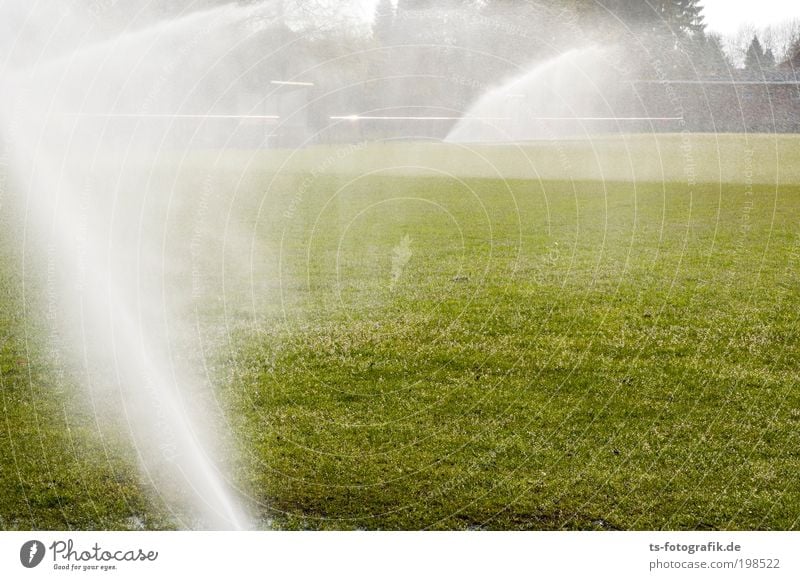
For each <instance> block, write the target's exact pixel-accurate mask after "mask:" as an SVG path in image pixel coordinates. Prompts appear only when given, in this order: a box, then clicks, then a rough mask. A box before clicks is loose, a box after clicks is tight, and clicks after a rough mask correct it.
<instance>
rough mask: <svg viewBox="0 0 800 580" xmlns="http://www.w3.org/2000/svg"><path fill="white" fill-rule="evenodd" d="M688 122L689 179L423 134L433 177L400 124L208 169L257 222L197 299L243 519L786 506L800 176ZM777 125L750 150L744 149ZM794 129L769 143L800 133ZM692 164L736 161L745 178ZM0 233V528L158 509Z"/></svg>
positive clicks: (403, 522)
mask: <svg viewBox="0 0 800 580" xmlns="http://www.w3.org/2000/svg"><path fill="white" fill-rule="evenodd" d="M782 139H784V140H786V139H787V138H782ZM704 143H706V148H705V149H702V150H701V149H695V151H696V154H697V159H695V160H694V162H695V163H696V166H697V167H698V169H697V171H696V172H694V173H693V172H692V171H688V172H687V171H686V169H687V167H690V166H688V165H686V164H685V163H682V162H681V161H680V160H679V158H677V157H671V158H667V157H664V159H666V162H665V163H666V165H665V167H666V168H667V169H666V170H663V171H662V175H663V177H664V178H663V179H656V177H655V176H650V178H648V179H635V180H633V179H629V180H621V181H610V180H609V179H608V178H607V179H599V178H591V177H592V176H591V175H583V174H581V172H580V171H577V172H576V173H577V177H579V178H580V179H578V178H574V179H570V177H573V175H572V174H573V172H572V170H571V169H570V167H569V164H568V165H566V166H562V172H563V173H564V175H561V176H559V175H555V174H557V173H558V171H557V170H555V169H553V167H552V164H553V163H555V161H553V159H557V157H553V156H554V155H557V154H558V153H557V152H553V151H552V150H549V151H547V152H546V154H542V152H541V148H542V147H544V146H543V145H538V146H537V147H538V148H539V150H538V151H534V154H533V155H532V156H531V157H530V158H529V159H528V161H529V162H530V164H531V165H530V166H531V167H532V168H533V169H532V170H531V174H530V175H528V174H527V173H526V170H525V167H526V166H525V164H524V163H521V164H518V165H516V167H517V170H514V171H512V170H510V169H508V170H504V171H503V172H502V174H503V175H504V176H508V175H512V176H513V178H511V179H499V178H493V177H491V176H490V175H488V174H484V172H483V170H481V169H480V168H479V167H478V165H477V163H472V162H470V159H469V157H470V156H475V155H479V156H480V157H481V158H482V159H484V160H486V159H487V156H488V158H489V160H490V161H491V160H492V159H494V160H496V161H497V163H511V161H509V156H510V155H518V154H519V151H517V152H516V153H514V152H512V151H510V150H503V149H502V148H496V149H491V148H487V149H485V150H481V151H479V152H477V153H476V152H475V151H471V152H463V151H462V152H458V151H455V150H451V152H450V154H449V155H445V154H444V153H442V152H441V151H440V152H439V153H438V154H437V155H439V157H438V158H437V159H438V160H439V161H441V160H442V159H444V162H443V163H445V165H447V167H446V168H444V167H438V168H436V170H433V171H430V170H427V171H422V170H414V171H412V170H411V169H409V168H408V167H405V166H411V165H419V164H421V163H423V162H424V161H425V156H424V155H423V154H420V153H419V149H416V148H414V147H412V146H408V145H406V146H405V148H406V149H405V150H404V149H403V146H399V145H395V146H391V147H389V146H380V145H377V146H370V147H367V148H365V149H362V150H359V151H358V152H356V153H352V155H358V156H361V157H360V159H361V161H359V163H361V164H362V165H363V167H364V170H363V171H361V172H356V171H355V169H354V168H353V163H354V161H353V159H352V156H351V154H350V153H346V154H342V155H338V154H335V153H330V151H331V150H323V152H320V151H317V152H316V153H313V152H301V154H298V155H304V156H305V158H304V159H303V160H302V163H300V162H298V161H297V160H296V159H295V160H294V161H292V163H294V165H291V164H289V165H291V168H290V170H289V169H287V168H289V165H287V164H286V163H285V162H286V158H285V157H282V158H280V159H278V158H277V157H275V156H274V155H273V156H267V157H266V158H264V157H263V154H256V155H255V156H252V157H251V156H250V155H249V154H247V153H240V154H238V156H239V158H238V159H236V160H230V159H231V158H232V157H234V156H235V155H231V156H230V157H228V158H227V159H229V161H228V163H229V165H225V164H224V163H223V164H221V165H218V166H217V170H216V171H217V172H216V173H215V176H216V178H218V179H219V182H218V186H217V190H215V191H220V192H223V194H220V201H218V202H215V203H219V204H220V208H222V207H231V208H233V210H232V214H233V215H234V216H239V218H238V219H240V220H241V222H242V224H244V225H246V226H247V228H246V229H247V230H248V231H249V232H250V234H249V236H250V237H249V238H248V241H250V242H253V243H255V244H256V246H255V247H257V248H259V252H257V253H256V254H255V262H257V264H256V267H255V268H256V270H257V271H258V272H259V276H256V277H254V280H255V281H249V278H247V280H245V279H242V280H240V281H239V282H240V283H239V284H238V285H237V284H236V283H233V284H230V283H229V284H228V285H227V286H226V287H225V288H224V293H223V294H219V293H218V292H217V291H216V288H215V286H214V284H215V282H213V281H209V288H207V293H208V296H206V298H205V299H204V302H203V303H202V304H201V305H200V308H199V309H198V312H199V315H198V316H199V317H200V319H201V320H202V321H203V325H204V328H205V329H207V331H208V334H209V336H212V335H214V336H217V339H216V340H217V343H216V348H214V349H213V350H212V351H211V354H209V355H208V358H207V360H206V363H207V367H208V368H209V369H210V372H211V373H212V374H213V376H214V378H215V382H216V384H217V388H218V395H219V398H220V400H221V401H222V402H223V405H224V407H225V409H226V412H227V418H228V421H229V423H230V424H229V430H230V437H229V438H230V439H231V440H233V441H235V442H236V444H237V446H238V448H239V450H240V457H239V459H238V460H237V461H236V462H235V464H234V465H233V468H234V478H235V480H236V481H237V482H238V485H239V487H240V488H241V489H242V490H243V491H244V492H245V493H246V494H248V495H249V496H250V498H251V499H252V500H253V501H252V502H251V504H252V506H253V510H254V511H255V512H256V514H257V517H258V518H259V519H260V520H262V521H271V523H272V525H273V526H275V527H279V528H291V529H295V528H301V529H307V528H311V529H318V528H322V529H351V528H364V529H430V528H432V529H515V530H516V529H528V530H539V529H795V528H797V527H799V526H800V480H799V479H798V477H797V473H798V469H800V436H799V435H798V433H799V432H800V388H799V385H798V383H799V381H798V379H800V365H798V358H800V357H799V356H798V352H800V339H799V338H798V313H799V312H800V311H799V310H798V305H800V269H799V266H800V235H799V234H800V229H798V228H799V227H800V225H799V224H798V217H800V180H794V181H793V179H794V178H792V179H788V178H787V179H783V178H780V179H778V180H777V181H776V180H774V179H773V180H772V181H770V179H768V178H767V177H765V175H766V174H765V173H764V171H766V170H762V169H757V170H756V171H754V172H750V171H748V170H747V165H746V163H750V162H751V161H743V160H741V159H739V158H738V157H737V155H740V154H741V153H742V151H746V150H747V147H739V148H738V149H736V151H737V153H736V154H735V155H734V154H733V153H730V154H729V155H728V156H727V157H725V159H722V157H720V156H719V155H717V157H713V155H711V153H709V151H711V152H712V153H713V152H714V151H716V152H717V153H718V152H719V148H717V149H714V148H713V147H711V144H712V142H711V141H709V140H708V139H707V138H706V140H705V141H704ZM770 143H771V141H770V140H768V139H766V138H765V139H764V140H762V141H759V142H758V143H757V146H756V153H755V154H754V155H756V157H755V158H754V159H753V160H752V163H753V164H754V166H755V167H756V168H759V167H762V165H765V164H768V162H766V161H764V160H765V159H766V158H767V157H768V153H769V152H770V151H772V150H773V149H771V146H770ZM788 143H789V141H788V140H787V141H786V142H783V141H782V142H781V145H780V147H781V148H782V149H780V151H781V152H782V153H781V152H779V153H778V154H777V155H778V157H779V158H781V155H784V154H789V155H793V154H794V153H792V151H798V150H800V147H797V140H795V141H794V142H793V143H794V148H792V147H790V146H789V145H788ZM679 145H680V142H679V138H678V137H673V141H671V142H670V146H671V147H672V148H673V149H675V148H679ZM717 145H718V144H717ZM726 146H728V147H732V146H730V144H729V145H726ZM609 147H610V146H609ZM610 149H613V147H610ZM387 150H390V151H391V155H390V156H387V155H386V152H387ZM776 150H777V149H776ZM324 151H328V153H325V152H324ZM404 151H405V152H406V153H408V155H406V154H405V153H404ZM525 151H531V150H530V149H526V150H525ZM643 151H645V152H644V153H640V155H641V158H638V157H635V156H634V158H633V165H634V167H637V166H638V165H637V164H638V162H639V161H641V162H642V163H644V162H645V161H646V160H647V159H649V158H650V157H649V153H647V150H646V149H643ZM412 153H413V158H414V161H413V163H411V162H409V161H408V160H409V158H410V156H412V155H411V154H412ZM601 153H602V152H601ZM566 154H567V158H568V159H573V163H574V159H577V157H575V156H571V155H570V151H569V150H567V152H566ZM207 155H211V154H207ZM315 155H316V156H315ZM459 155H460V156H461V159H462V160H461V161H460V162H458V161H453V159H457V158H459ZM576 155H577V153H576ZM202 156H203V155H198V157H202ZM260 156H261V157H260ZM492 156H493V157H492ZM523 157H524V155H523ZM712 157H713V158H714V163H712V162H711V159H712ZM326 159H327V160H328V162H327V163H326ZM331 159H333V161H330V160H331ZM684 161H685V160H684ZM245 162H249V163H250V165H249V166H248V168H247V169H246V170H244V171H243V170H242V166H243V165H244V163H245ZM404 162H405V164H404ZM618 162H619V160H618V159H615V160H614V161H613V164H614V165H618ZM773 162H774V160H773ZM784 162H785V163H786V161H785V159H784ZM197 163H198V166H199V165H206V164H207V163H208V161H207V160H205V161H203V163H200V162H199V161H198V162H197ZM431 163H433V164H435V162H434V161H432V162H431ZM487 163H488V161H487ZM742 163H744V164H745V165H744V166H743V167H744V168H742ZM789 163H790V164H789V166H788V167H787V168H786V169H785V170H784V171H781V173H780V174H781V175H782V176H785V175H793V173H792V172H796V169H797V168H796V167H795V166H794V165H793V162H791V160H790V162H789ZM600 165H602V163H601V164H600ZM709 165H713V166H715V167H722V166H723V165H725V166H730V167H731V168H733V167H734V166H735V167H737V168H738V169H736V170H735V172H738V173H736V175H740V179H741V182H740V183H736V182H733V183H731V182H730V180H725V181H724V182H721V181H719V180H718V179H717V180H714V179H713V178H712V177H713V175H712V177H709V176H708V174H707V172H708V170H707V166H709ZM399 166H404V167H401V168H400V169H398V167H399ZM280 167H283V168H284V169H283V170H282V171H280V172H279V173H278V174H277V176H276V175H275V174H276V168H280ZM457 167H462V168H465V170H464V171H457ZM537 167H538V168H540V170H537ZM784 167H785V166H784ZM471 168H472V169H475V171H470V170H469V169H471ZM547 168H549V170H550V173H547V172H546V171H544V169H547ZM189 169H191V167H189ZM730 172H734V169H730ZM751 173H755V174H756V175H755V176H753V175H751ZM551 174H553V175H551ZM603 174H604V176H605V172H603ZM698 174H699V178H698ZM242 176H244V178H243V180H242V181H237V180H238V178H239V177H242ZM537 176H538V177H537ZM196 179H199V178H196ZM694 179H698V183H691V181H693V180H694ZM737 179H739V178H737ZM751 181H754V182H755V183H750V182H751ZM233 182H236V187H235V189H234V188H233V187H232V186H231V187H230V188H228V189H226V187H225V185H224V184H226V183H228V184H230V183H233ZM192 183H193V182H192V179H187V180H185V185H184V186H183V193H182V195H183V198H182V199H183V200H184V202H185V203H187V204H189V207H191V204H192V195H193V193H192V192H196V191H197V190H196V189H195V188H194V187H195V186H198V183H194V185H192ZM231 191H235V194H233V193H231ZM232 199H235V201H231V200H232ZM222 200H224V201H222ZM212 205H213V204H212ZM259 208H260V209H259ZM176 211H177V210H176ZM210 213H212V214H213V213H215V211H214V208H213V207H212V209H211V210H210ZM217 213H219V212H217ZM4 219H6V220H7V221H8V220H11V218H9V217H8V216H6V217H5V218H4ZM7 226H8V227H6V228H5V229H4V231H5V232H6V233H5V234H4V235H3V236H4V240H3V244H4V245H3V258H2V260H3V261H2V265H3V267H2V271H0V320H2V321H3V332H4V335H3V336H0V340H3V341H4V342H2V344H0V388H1V389H2V399H0V404H1V405H2V413H1V414H0V415H2V424H0V527H2V528H5V529H17V528H23V529H24V528H59V529H61V528H130V527H136V526H139V525H144V526H145V527H152V528H162V527H171V526H174V525H176V524H175V523H174V521H172V520H171V519H170V517H169V515H168V507H167V506H165V505H163V504H162V503H160V502H159V500H158V498H157V497H155V495H154V493H153V490H151V489H148V488H147V487H146V486H145V485H144V484H143V483H142V482H141V481H140V479H141V478H139V476H138V470H137V468H136V464H135V462H134V461H133V460H132V458H131V450H130V449H129V448H128V445H127V443H126V441H125V437H124V436H123V435H120V434H117V435H116V436H114V431H113V430H112V429H109V427H108V426H104V425H100V424H98V422H97V420H96V419H95V417H94V416H93V415H92V413H91V412H90V411H89V410H88V409H87V407H86V405H85V404H84V403H85V401H84V397H85V396H84V395H83V391H82V389H81V388H80V386H79V385H78V383H79V381H78V380H77V379H76V378H75V377H73V376H72V375H70V374H69V373H66V374H64V373H61V374H59V372H58V369H59V365H58V364H57V363H58V361H53V360H52V357H48V355H47V348H48V347H47V344H48V339H47V337H46V336H43V335H44V334H45V332H44V331H42V330H41V329H40V328H39V327H40V326H43V325H42V323H41V320H40V319H42V318H43V317H45V312H43V310H44V309H37V308H36V307H35V301H36V298H35V285H34V288H33V289H31V288H30V286H31V284H33V282H31V281H28V282H26V284H25V285H23V281H24V280H26V278H23V276H22V274H21V273H20V272H21V268H20V263H19V255H18V253H19V252H18V248H17V246H16V245H15V239H17V236H18V234H19V231H18V228H15V226H14V224H13V223H12V222H11V221H9V223H8V224H7ZM246 247H248V248H249V246H246ZM261 250H263V252H262V251H261ZM209 260H210V261H211V262H212V263H213V262H214V261H215V259H214V258H213V257H212V258H209ZM28 276H29V277H31V276H30V275H28ZM245 278H246V277H245ZM31 279H32V280H34V281H35V279H36V278H35V277H31ZM24 288H27V290H26V293H23V289H24ZM211 295H214V296H218V297H219V296H222V298H221V299H217V300H211V299H210V298H209V296H211ZM29 302H30V303H32V304H33V305H30V306H28V307H27V311H24V309H23V308H22V305H23V304H26V305H27V304H28V303H29ZM44 326H46V325H44ZM210 340H213V339H210Z"/></svg>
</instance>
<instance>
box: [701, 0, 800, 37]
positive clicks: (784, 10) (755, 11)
mask: <svg viewBox="0 0 800 580" xmlns="http://www.w3.org/2000/svg"><path fill="white" fill-rule="evenodd" d="M702 4H703V6H704V7H705V10H703V13H704V14H705V16H706V24H707V25H708V29H709V30H710V31H711V32H718V33H720V34H723V35H725V34H730V33H732V32H736V30H738V28H739V26H741V25H742V24H746V23H752V24H754V25H755V26H756V27H757V28H761V27H763V26H767V25H768V24H775V23H778V22H781V21H783V20H788V19H790V18H800V1H799V0H755V1H753V0H703V2H702Z"/></svg>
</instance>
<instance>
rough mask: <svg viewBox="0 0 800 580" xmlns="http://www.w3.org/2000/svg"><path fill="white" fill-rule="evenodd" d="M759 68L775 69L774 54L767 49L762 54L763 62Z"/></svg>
mask: <svg viewBox="0 0 800 580" xmlns="http://www.w3.org/2000/svg"><path fill="white" fill-rule="evenodd" d="M761 68H775V54H774V53H773V52H772V49H771V48H768V49H767V52H765V53H764V60H763V61H762V63H761Z"/></svg>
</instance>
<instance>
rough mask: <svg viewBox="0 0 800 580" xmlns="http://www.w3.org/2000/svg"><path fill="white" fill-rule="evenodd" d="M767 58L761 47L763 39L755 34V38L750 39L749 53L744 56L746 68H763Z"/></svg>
mask: <svg viewBox="0 0 800 580" xmlns="http://www.w3.org/2000/svg"><path fill="white" fill-rule="evenodd" d="M765 58H766V55H765V54H764V49H763V48H762V47H761V41H760V40H758V35H756V36H753V40H751V41H750V46H749V47H747V54H746V55H745V57H744V68H745V69H747V70H761V66H762V64H763V63H764V62H765Z"/></svg>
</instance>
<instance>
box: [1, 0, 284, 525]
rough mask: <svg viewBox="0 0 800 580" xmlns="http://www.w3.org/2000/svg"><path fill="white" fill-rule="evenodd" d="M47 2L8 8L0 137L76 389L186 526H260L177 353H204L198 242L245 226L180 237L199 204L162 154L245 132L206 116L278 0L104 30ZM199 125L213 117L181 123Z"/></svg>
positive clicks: (196, 370)
mask: <svg viewBox="0 0 800 580" xmlns="http://www.w3.org/2000/svg"><path fill="white" fill-rule="evenodd" d="M49 8H51V9H52V10H51V11H50V12H48V11H47V10H38V11H37V10H34V8H30V9H29V8H27V7H26V3H25V2H24V0H20V1H17V2H12V3H11V6H10V7H7V9H6V10H7V14H8V15H10V17H11V19H12V20H13V18H15V17H16V18H17V20H16V21H15V23H16V25H17V31H16V34H17V36H16V38H15V39H14V42H13V43H12V48H11V51H12V52H11V55H10V56H9V58H8V60H7V61H6V63H5V65H4V68H2V69H0V71H1V72H0V75H1V76H0V83H2V97H1V98H2V100H3V101H4V102H3V106H2V107H0V132H2V133H3V138H4V139H5V140H6V143H8V147H7V149H8V150H9V153H8V155H9V160H10V168H11V173H12V175H13V179H14V180H15V183H16V189H17V190H18V191H20V192H21V193H22V194H23V195H24V197H21V198H20V200H19V201H20V203H21V206H22V207H24V210H23V211H24V214H25V219H26V223H25V232H26V234H25V238H26V239H25V240H24V243H26V244H35V245H36V246H37V247H39V248H41V249H42V250H44V253H45V254H46V255H47V264H48V265H47V267H48V271H49V270H52V272H53V276H48V282H49V283H50V284H51V286H52V288H51V289H50V291H51V292H52V294H53V295H54V296H55V298H54V300H56V301H57V308H56V310H57V312H58V321H57V324H59V325H60V327H61V328H62V331H63V338H64V341H63V342H64V343H69V344H70V345H71V346H70V347H67V348H68V349H69V352H70V354H71V355H72V358H73V360H74V361H75V363H76V364H75V365H74V366H75V367H76V374H79V376H78V378H77V380H79V381H80V382H82V383H85V384H86V385H87V386H88V388H89V391H88V400H89V401H90V402H91V403H90V404H91V405H92V406H93V410H94V412H95V414H96V415H97V416H98V417H103V418H106V419H107V420H108V422H113V423H118V424H119V425H120V429H121V430H122V431H123V432H124V433H126V434H127V435H128V436H129V437H130V439H131V440H132V442H133V444H134V446H135V448H136V451H137V454H138V459H139V462H140V465H141V468H142V471H143V474H144V480H145V481H146V482H149V483H150V484H151V485H152V488H153V490H154V491H155V493H156V494H157V495H158V496H160V498H161V499H162V500H163V501H164V503H165V505H167V506H168V509H170V510H171V511H172V512H173V514H174V517H175V520H176V525H178V526H180V527H190V528H210V529H245V528H250V527H253V526H254V524H253V523H252V522H251V521H250V518H249V517H248V515H247V513H246V510H245V509H244V508H243V507H242V505H241V501H240V499H239V498H238V497H237V496H238V495H239V494H238V493H236V492H234V491H233V483H232V481H231V478H229V477H227V476H226V474H225V470H226V469H227V468H229V467H230V465H229V464H228V463H224V462H221V461H220V458H221V457H222V456H223V455H225V456H227V455H228V454H229V452H230V445H229V444H224V443H222V442H221V440H220V437H219V436H218V433H219V431H220V424H221V423H222V422H223V420H224V418H223V417H221V416H220V415H221V413H220V412H219V410H218V408H217V409H216V410H215V406H214V405H213V402H214V394H213V391H212V389H211V386H210V385H209V380H208V378H207V377H206V376H205V372H204V371H203V368H202V362H200V363H198V361H197V360H196V358H197V357H195V359H192V357H191V356H187V355H186V354H185V352H183V351H182V350H181V348H179V347H178V346H176V344H183V345H184V347H186V348H184V350H186V349H187V348H188V349H190V350H191V349H192V348H195V346H192V345H196V341H195V342H192V340H193V339H192V333H193V330H194V329H193V326H192V323H191V322H190V321H191V316H190V315H191V312H192V309H193V308H194V303H193V302H192V298H191V296H190V295H191V293H192V282H191V274H192V272H191V269H192V267H191V266H190V264H188V263H187V252H188V250H189V244H190V243H196V240H194V241H192V237H193V234H194V236H195V237H197V236H200V237H202V239H203V240H205V241H204V242H203V243H205V244H207V245H208V246H209V250H210V251H211V252H213V251H216V248H214V247H213V246H214V245H215V244H220V243H223V242H224V243H226V244H230V243H232V241H235V240H236V239H237V236H239V237H241V239H242V240H244V239H245V236H244V232H237V231H235V226H229V224H226V226H229V227H227V229H226V231H225V234H224V235H225V240H221V239H220V238H219V236H220V235H221V234H220V233H219V231H218V230H217V226H218V225H219V224H209V225H207V227H206V229H205V231H204V232H202V233H201V234H198V232H190V231H181V230H180V225H178V226H176V225H175V224H176V223H178V224H180V223H185V222H187V221H191V216H187V215H186V212H190V211H192V208H193V207H196V204H195V206H192V205H191V204H183V205H181V203H180V201H179V200H177V199H176V198H175V196H174V191H173V190H174V186H175V182H176V180H178V179H179V177H178V173H176V172H169V171H164V170H163V169H162V168H160V166H159V159H160V158H162V157H165V156H167V157H169V156H171V158H172V159H173V160H175V161H176V162H177V165H178V166H180V160H181V155H182V152H183V153H185V150H186V149H187V148H189V147H192V146H197V144H198V143H200V144H207V143H209V142H214V141H215V140H216V141H217V142H218V144H219V145H222V144H223V143H224V141H225V139H228V138H229V137H230V133H231V131H235V129H233V130H231V129H229V126H228V125H224V126H222V125H220V126H215V125H214V124H213V123H214V121H213V115H212V114H213V113H214V112H217V111H219V110H225V111H230V110H231V99H230V98H229V99H228V100H227V101H226V100H225V95H226V94H228V95H229V96H230V93H231V92H235V91H231V90H230V89H231V87H232V86H235V80H236V79H237V78H238V76H241V75H242V74H244V72H245V70H246V65H245V64H244V63H242V62H240V60H241V59H237V57H236V50H235V49H236V46H237V43H239V42H240V39H242V38H247V35H248V34H250V33H251V32H252V31H253V26H254V22H255V23H256V24H259V23H260V24H261V25H264V26H266V25H268V23H269V21H270V19H271V18H275V17H276V14H275V13H274V11H273V10H272V5H271V4H269V3H262V4H259V5H256V6H250V7H241V6H235V5H231V6H224V7H222V8H217V9H213V10H208V11H204V12H198V13H194V14H190V15H186V16H182V17H177V18H174V19H172V20H168V21H162V22H159V23H156V24H153V25H149V26H146V27H144V28H141V29H139V30H134V31H125V32H111V33H109V31H107V30H100V31H98V30H96V29H95V28H93V26H92V24H93V21H92V19H91V17H90V16H91V15H89V14H86V15H82V14H81V13H73V12H67V11H64V10H59V9H58V8H57V7H56V6H50V7H49ZM65 22H66V25H65V24H64V23H65ZM65 30H66V31H67V32H65ZM226 90H227V91H228V92H227V93H226ZM239 112H242V113H248V112H250V113H252V111H250V110H244V111H242V110H240V111H239ZM256 112H257V113H263V110H258V111H256ZM195 115H196V116H197V117H200V118H202V117H206V118H208V119H210V120H205V121H203V120H202V119H201V121H198V122H193V123H189V124H183V125H181V124H180V122H179V120H180V119H182V118H186V117H194V116H195ZM209 115H211V116H210V117H209ZM263 116H264V117H268V115H263ZM179 171H180V170H179ZM183 171H184V173H185V170H183ZM207 187H210V188H212V189H213V184H212V185H207ZM211 194H212V195H213V191H212V192H211ZM176 216H177V217H176ZM241 245H242V246H244V245H245V244H244V243H242V244H241ZM243 253H244V252H242V254H243ZM235 259H236V258H235V256H233V257H232V258H230V259H229V260H228V263H227V265H226V267H227V268H228V269H231V268H232V267H234V266H232V265H231V264H232V262H234V261H235ZM51 278H52V279H51Z"/></svg>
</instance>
